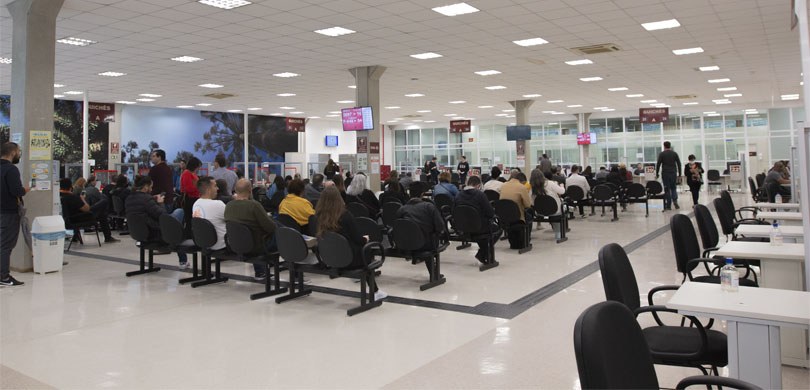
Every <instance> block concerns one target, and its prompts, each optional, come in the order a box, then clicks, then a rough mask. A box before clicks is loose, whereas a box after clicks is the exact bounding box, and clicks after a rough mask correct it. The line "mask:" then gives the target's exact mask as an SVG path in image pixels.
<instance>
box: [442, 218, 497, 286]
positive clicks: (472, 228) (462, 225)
mask: <svg viewBox="0 0 810 390" xmlns="http://www.w3.org/2000/svg"><path fill="white" fill-rule="evenodd" d="M453 222H454V223H455V230H456V233H458V235H459V240H460V241H461V243H462V244H461V245H460V246H458V247H456V249H458V250H461V249H465V248H468V247H470V241H480V240H489V241H490V243H489V250H488V251H487V257H486V258H485V259H484V261H483V264H481V265H480V266H479V267H478V270H479V271H486V270H488V269H490V268H495V267H497V266H498V265H499V263H498V262H497V261H495V243H496V242H497V237H499V236H500V235H501V232H500V231H492V229H493V226H492V224H491V223H489V224H487V225H488V226H487V230H484V229H482V228H483V226H481V214H480V212H479V211H478V209H476V208H475V207H471V206H466V205H458V206H456V207H455V208H453ZM482 231H483V232H482Z"/></svg>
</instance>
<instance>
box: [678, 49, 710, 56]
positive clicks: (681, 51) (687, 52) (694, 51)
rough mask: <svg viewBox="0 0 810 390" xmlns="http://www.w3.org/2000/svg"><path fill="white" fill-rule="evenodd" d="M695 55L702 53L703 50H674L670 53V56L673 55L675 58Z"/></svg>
mask: <svg viewBox="0 0 810 390" xmlns="http://www.w3.org/2000/svg"><path fill="white" fill-rule="evenodd" d="M697 53H703V48H702V47H690V48H688V49H676V50H673V51H672V54H675V55H676V56H682V55H687V54H697Z"/></svg>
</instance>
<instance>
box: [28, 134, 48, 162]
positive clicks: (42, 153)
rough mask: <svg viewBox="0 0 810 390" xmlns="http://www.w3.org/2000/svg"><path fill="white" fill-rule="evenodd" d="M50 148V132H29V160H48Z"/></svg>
mask: <svg viewBox="0 0 810 390" xmlns="http://www.w3.org/2000/svg"><path fill="white" fill-rule="evenodd" d="M52 147H53V145H51V132H50V131H47V130H31V132H30V138H29V145H28V159H29V160H50V159H51V149H52Z"/></svg>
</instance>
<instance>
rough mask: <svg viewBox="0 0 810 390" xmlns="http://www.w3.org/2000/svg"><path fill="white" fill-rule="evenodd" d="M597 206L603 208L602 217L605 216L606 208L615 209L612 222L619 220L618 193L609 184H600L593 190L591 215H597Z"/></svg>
mask: <svg viewBox="0 0 810 390" xmlns="http://www.w3.org/2000/svg"><path fill="white" fill-rule="evenodd" d="M596 206H602V216H603V217H604V216H605V207H606V206H607V207H610V208H611V209H613V219H611V220H610V221H611V222H614V221H618V220H619V214H618V201H617V199H616V192H615V191H614V189H613V188H612V187H611V186H609V185H607V184H598V185H596V186H595V187H593V188H592V189H591V215H595V214H596V211H595V210H596Z"/></svg>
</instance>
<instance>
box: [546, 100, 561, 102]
mask: <svg viewBox="0 0 810 390" xmlns="http://www.w3.org/2000/svg"><path fill="white" fill-rule="evenodd" d="M562 102H563V100H547V101H546V103H562Z"/></svg>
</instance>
